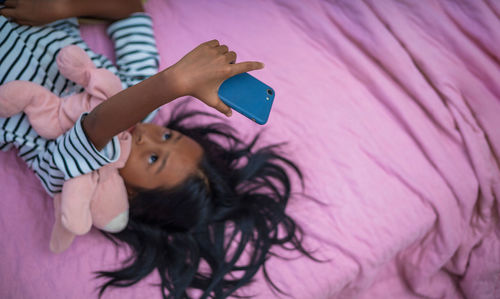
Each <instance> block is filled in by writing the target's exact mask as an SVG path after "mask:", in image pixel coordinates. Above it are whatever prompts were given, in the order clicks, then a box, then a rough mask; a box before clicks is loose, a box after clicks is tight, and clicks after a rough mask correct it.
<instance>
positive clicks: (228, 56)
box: [226, 51, 236, 64]
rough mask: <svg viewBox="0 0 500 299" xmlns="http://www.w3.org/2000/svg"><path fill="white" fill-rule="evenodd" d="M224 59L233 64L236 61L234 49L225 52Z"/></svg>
mask: <svg viewBox="0 0 500 299" xmlns="http://www.w3.org/2000/svg"><path fill="white" fill-rule="evenodd" d="M226 61H227V62H228V63H231V64H234V63H236V52H234V51H229V52H227V53H226Z"/></svg>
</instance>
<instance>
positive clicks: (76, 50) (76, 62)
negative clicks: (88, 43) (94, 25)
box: [56, 45, 123, 100]
mask: <svg viewBox="0 0 500 299" xmlns="http://www.w3.org/2000/svg"><path fill="white" fill-rule="evenodd" d="M56 62H57V66H58V68H59V71H60V72H61V74H62V75H63V76H64V77H66V78H68V79H69V80H71V81H73V82H75V83H77V84H79V85H81V86H83V87H84V88H85V90H86V91H87V92H88V93H89V94H91V95H93V96H95V97H97V98H100V99H103V100H105V99H107V98H109V97H111V96H113V95H115V94H116V93H118V92H120V91H121V90H122V89H123V86H122V83H121V81H120V79H119V78H118V77H117V76H115V75H114V74H113V73H111V72H110V71H108V70H106V69H98V68H96V67H95V65H94V63H93V62H92V61H91V60H90V58H89V57H88V55H87V53H85V51H84V50H83V49H82V48H80V47H78V46H75V45H70V46H66V47H64V48H62V49H61V51H59V53H58V54H57V58H56Z"/></svg>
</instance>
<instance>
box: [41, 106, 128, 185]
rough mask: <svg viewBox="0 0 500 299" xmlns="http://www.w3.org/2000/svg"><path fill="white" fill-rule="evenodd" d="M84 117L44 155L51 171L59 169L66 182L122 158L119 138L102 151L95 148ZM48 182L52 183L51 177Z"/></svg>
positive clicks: (114, 138)
mask: <svg viewBox="0 0 500 299" xmlns="http://www.w3.org/2000/svg"><path fill="white" fill-rule="evenodd" d="M84 115H86V113H84V114H82V116H81V117H80V119H78V121H77V122H76V123H75V125H74V126H73V128H71V129H70V130H69V131H67V132H66V133H65V134H63V135H61V136H59V137H58V138H57V139H56V140H55V142H54V143H52V145H51V146H50V147H49V149H48V150H47V151H46V152H45V153H44V156H45V157H44V158H45V159H43V158H42V160H46V161H48V162H49V163H50V165H49V170H50V169H53V170H55V169H58V170H59V171H60V172H59V173H62V174H63V177H64V180H68V179H71V178H74V177H77V176H79V175H83V174H86V173H89V172H92V171H94V170H97V169H99V168H100V167H102V166H104V165H106V164H108V163H111V162H114V161H116V160H117V159H118V157H119V156H120V144H119V141H118V138H117V137H113V139H112V140H111V141H110V142H109V143H108V144H106V146H105V147H104V148H103V149H102V150H100V151H98V150H97V149H96V148H95V147H94V145H93V144H92V143H91V141H90V140H89V139H88V138H87V136H86V135H85V132H84V131H83V128H82V124H81V119H82V117H83V116H84ZM39 175H40V174H39ZM59 176H60V175H59ZM47 180H48V181H49V182H50V176H49V177H48V178H47ZM57 183H60V181H58V182H57ZM49 185H50V183H49Z"/></svg>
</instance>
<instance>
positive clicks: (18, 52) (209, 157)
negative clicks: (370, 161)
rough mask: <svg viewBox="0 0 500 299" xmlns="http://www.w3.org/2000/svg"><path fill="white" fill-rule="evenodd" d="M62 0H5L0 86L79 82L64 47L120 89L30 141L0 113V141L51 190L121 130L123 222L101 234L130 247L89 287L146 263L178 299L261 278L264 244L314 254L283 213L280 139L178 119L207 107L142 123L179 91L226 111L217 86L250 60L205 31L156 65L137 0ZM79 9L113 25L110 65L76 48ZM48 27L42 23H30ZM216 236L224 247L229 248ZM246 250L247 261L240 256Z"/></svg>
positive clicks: (93, 159)
mask: <svg viewBox="0 0 500 299" xmlns="http://www.w3.org/2000/svg"><path fill="white" fill-rule="evenodd" d="M94 2H96V3H94ZM40 3H42V4H43V5H42V6H41V5H40ZM64 3H65V2H64V1H45V2H44V1H21V0H18V1H10V0H8V1H5V3H4V8H2V9H1V10H0V84H6V83H8V82H10V81H15V80H21V81H30V82H33V83H36V84H38V85H40V86H42V87H44V88H46V89H48V90H49V91H50V92H52V93H54V94H55V95H58V96H67V95H70V94H73V93H77V92H79V91H81V90H82V87H81V86H79V85H78V84H76V83H75V82H72V81H70V80H68V79H66V78H65V77H63V76H62V75H61V73H60V70H59V69H58V67H57V63H56V56H57V54H58V53H59V52H60V50H61V49H62V48H64V47H66V46H68V45H76V46H78V47H80V48H81V49H83V50H84V51H85V53H86V54H87V55H88V57H89V58H90V59H91V60H92V62H93V63H94V64H95V66H96V67H98V68H103V69H107V70H108V71H110V72H111V73H113V74H114V75H116V76H117V77H118V78H119V79H120V81H121V85H122V87H123V90H122V91H120V92H118V93H116V94H115V95H113V96H111V97H110V98H109V99H107V100H106V101H103V102H102V103H100V104H98V105H97V106H96V107H95V108H93V109H92V110H91V111H88V112H85V113H83V114H81V116H80V117H79V118H78V120H77V121H76V123H75V124H74V126H72V127H71V128H70V129H69V130H68V131H66V132H65V133H63V134H62V135H61V136H59V137H57V138H54V139H47V138H43V137H41V136H40V134H38V133H37V131H35V130H34V128H33V127H32V126H31V124H30V122H29V119H28V117H27V116H26V114H25V113H22V112H21V113H18V114H15V115H12V116H10V117H4V118H0V149H2V150H4V151H6V150H9V149H10V148H12V147H14V148H16V149H17V151H18V153H19V156H20V157H21V158H22V159H23V160H24V161H25V162H26V163H27V165H28V166H29V167H30V168H31V169H33V171H34V172H35V174H36V175H37V176H38V177H39V178H40V181H41V183H42V185H43V187H44V188H45V190H46V191H47V192H48V193H49V194H50V195H56V194H58V193H60V192H61V189H62V186H63V183H64V182H65V181H66V180H67V179H68V178H75V177H78V176H82V175H85V174H87V173H91V172H93V171H96V170H98V169H100V168H101V167H103V166H104V165H106V164H109V163H112V162H114V161H115V160H116V159H117V157H116V156H117V155H118V153H119V147H120V144H119V142H118V140H117V137H116V135H118V134H119V133H121V132H123V131H130V132H131V136H132V140H131V149H130V154H129V156H128V159H127V160H126V163H125V164H124V166H123V168H121V169H119V174H120V176H121V177H122V178H123V181H124V183H125V187H126V192H127V195H128V201H129V204H130V210H129V213H130V214H129V220H128V224H127V226H126V228H125V229H124V230H123V231H121V232H118V233H113V234H108V236H109V237H110V239H111V240H112V241H116V240H118V241H121V242H125V243H126V244H128V245H129V246H130V247H131V248H132V249H133V251H134V255H133V258H132V262H130V263H127V264H126V265H124V266H123V268H122V269H119V270H115V271H102V272H100V273H99V276H102V277H105V278H107V282H106V283H105V284H104V285H103V286H102V287H101V290H100V294H101V295H102V293H103V292H104V291H105V290H106V289H107V288H108V287H109V286H114V287H126V286H129V285H132V284H134V283H137V282H138V281H140V280H141V279H142V278H144V277H146V276H147V275H149V274H150V273H151V272H152V271H154V270H158V272H159V274H160V276H161V292H162V294H163V296H164V297H168V298H185V297H188V296H189V295H188V293H187V290H188V289H190V288H194V289H199V290H200V292H201V293H202V295H201V297H203V298H207V297H213V298H225V297H227V296H229V295H231V294H235V291H236V290H237V289H238V288H240V287H241V286H244V285H246V284H248V283H250V281H251V279H252V277H253V276H254V275H255V274H256V272H257V271H258V270H259V269H260V267H261V266H262V267H263V271H264V273H265V262H266V260H267V259H268V258H269V257H270V255H271V254H272V253H271V250H272V248H274V246H281V247H283V248H292V249H293V250H297V251H299V252H301V253H302V254H304V255H306V256H308V257H310V258H313V257H312V256H311V255H310V254H309V253H308V252H307V251H306V250H305V249H304V248H303V247H302V244H301V237H302V232H301V230H300V227H298V226H297V225H296V223H295V222H294V220H293V219H292V218H290V217H289V216H288V215H287V214H286V213H285V208H286V205H287V202H288V200H289V199H290V197H291V190H292V188H291V187H292V186H291V183H290V181H291V180H290V177H289V172H291V173H294V174H296V175H298V176H299V178H302V177H301V173H300V171H299V169H298V168H297V166H296V165H295V164H294V163H293V162H292V161H290V160H288V159H287V158H285V157H284V156H282V155H280V154H279V152H278V145H271V146H267V147H264V148H260V149H257V150H255V146H254V145H255V143H256V141H257V139H258V136H256V137H255V138H254V139H253V140H252V141H251V142H249V143H245V142H243V141H242V140H240V139H239V138H238V137H237V136H235V134H234V131H233V130H232V129H231V128H230V127H228V126H227V125H225V124H222V123H213V124H209V125H206V124H205V125H188V124H187V122H188V120H189V119H192V118H196V117H197V116H200V115H203V116H207V115H206V113H202V112H193V111H186V110H185V109H174V111H175V112H174V113H173V115H172V117H171V119H170V121H169V122H168V123H167V124H166V126H165V127H163V126H157V125H154V124H150V123H147V121H149V120H150V119H151V118H152V116H153V115H154V111H155V110H156V109H157V108H159V107H161V106H162V105H165V104H168V103H170V102H172V101H174V100H175V99H177V98H179V97H182V96H186V95H190V96H193V97H195V98H197V99H199V100H200V101H202V102H203V103H205V104H206V105H208V106H210V107H213V108H214V109H216V110H217V111H218V112H220V113H223V114H225V115H226V116H228V117H229V116H231V109H230V108H229V107H227V106H226V105H225V104H224V103H222V102H221V100H220V99H219V98H218V96H217V90H218V87H219V86H220V85H221V83H222V82H223V81H224V80H225V79H227V78H229V77H231V76H233V75H236V74H239V73H243V72H248V71H252V70H257V69H261V68H262V67H263V65H262V63H259V62H240V63H235V62H236V53H235V52H234V51H230V50H229V49H228V47H227V46H225V45H220V44H219V42H218V41H217V40H212V41H209V42H205V43H203V44H201V45H199V46H198V47H196V48H195V49H194V50H192V51H191V52H189V53H188V54H187V55H186V56H184V57H183V58H182V59H181V60H180V61H178V62H177V63H176V64H174V65H172V66H171V67H169V68H167V69H165V70H162V71H159V72H158V65H159V63H158V53H157V49H156V45H155V40H154V36H153V29H152V21H151V19H150V17H149V16H148V15H147V14H145V13H144V12H143V9H142V6H141V4H140V2H139V3H138V2H137V1H132V0H131V1H122V0H113V1H106V4H105V5H106V6H103V5H102V4H103V3H102V1H100V2H99V3H97V1H86V0H81V1H72V2H71V6H65V5H64ZM81 15H85V16H97V17H100V18H106V19H109V20H113V21H114V22H113V23H112V24H111V25H110V26H109V27H108V29H107V32H108V34H109V36H110V38H111V40H112V41H113V43H114V46H115V52H116V66H115V65H114V64H112V63H111V62H110V61H109V60H108V59H107V58H106V57H104V56H102V55H98V54H96V53H93V52H92V51H91V50H90V49H89V48H88V47H87V45H86V44H85V43H84V42H83V40H82V38H81V37H80V33H79V30H78V25H77V21H76V19H75V18H69V19H63V18H68V17H75V16H81ZM47 22H52V23H49V24H47V25H44V26H40V27H35V26H30V25H40V24H43V23H47ZM68 144H70V145H71V146H70V147H71V148H70V149H68ZM58 159H59V160H60V161H62V162H60V163H58V162H57V161H59V160H58ZM227 231H230V232H231V234H229V235H228V234H227ZM278 231H279V234H278ZM228 243H231V244H232V245H234V246H232V249H231V250H229V248H228V246H227V244H228ZM244 250H245V251H246V254H247V255H248V257H246V259H244V260H242V259H240V257H242V256H243V251H244ZM200 265H206V267H205V269H202V268H203V267H201V268H199V266H200ZM242 273H243V274H242ZM231 274H235V275H233V276H231ZM266 279H268V281H269V282H270V283H271V285H272V282H271V280H270V279H269V278H267V277H266Z"/></svg>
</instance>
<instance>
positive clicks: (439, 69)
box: [0, 0, 500, 299]
mask: <svg viewBox="0 0 500 299" xmlns="http://www.w3.org/2000/svg"><path fill="white" fill-rule="evenodd" d="M146 7H147V10H148V11H149V12H150V13H151V15H152V17H153V19H154V22H155V31H156V37H157V40H158V46H159V49H160V53H161V55H162V62H161V65H162V67H167V66H169V65H170V64H172V63H174V62H175V61H177V60H178V59H179V58H180V57H182V55H184V54H185V53H186V52H187V51H189V50H191V49H192V48H193V47H195V46H196V45H198V44H199V43H201V42H204V41H207V40H210V39H213V38H217V39H219V40H220V41H221V42H222V43H225V44H227V45H228V46H229V47H230V48H231V49H234V50H235V51H236V52H237V53H238V55H239V56H238V60H239V61H243V60H247V59H257V60H260V61H263V62H264V63H265V64H266V68H265V69H264V70H262V71H258V72H255V73H254V75H255V76H257V77H258V78H260V79H261V80H263V81H265V82H267V83H269V84H270V85H271V86H273V87H274V88H275V90H276V92H277V97H276V100H275V104H274V107H273V111H272V114H271V117H270V120H269V123H268V125H266V126H265V130H266V132H265V135H264V141H265V142H282V141H288V142H289V145H288V147H287V149H288V152H289V155H290V157H291V158H293V159H294V160H295V161H297V162H298V163H299V164H300V165H301V166H302V167H303V169H304V170H305V173H306V177H307V179H306V180H307V192H308V193H309V194H310V195H313V196H315V197H316V198H318V199H320V200H322V201H324V202H325V203H326V204H327V205H326V206H318V205H317V204H315V203H312V202H308V201H300V200H297V201H292V202H291V203H290V207H289V212H290V214H292V215H293V216H294V217H295V219H297V221H298V222H299V223H301V225H302V226H303V227H304V229H305V231H306V233H307V237H306V240H305V243H306V246H307V247H308V248H310V249H314V250H316V251H315V255H316V256H317V257H320V258H326V259H329V262H327V263H315V262H313V261H310V260H308V259H305V258H299V259H296V260H293V261H282V260H279V259H276V258H273V259H271V260H270V262H269V270H270V275H271V277H272V278H273V279H274V281H275V282H276V284H277V285H278V286H279V287H280V288H282V289H284V290H286V291H287V292H289V293H290V294H291V295H292V296H293V297H294V298H325V299H326V298H500V229H499V222H498V215H499V206H500V205H499V203H498V202H497V199H498V198H500V197H499V196H500V171H499V169H500V168H499V160H498V157H500V130H499V129H500V56H499V55H500V54H499V53H500V3H499V2H498V1H494V0H485V1H474V0H470V1H461V0H453V1H452V0H450V1H411V0H406V1H376V0H365V1H348V0H346V1H319V0H315V1H312V0H311V1H289V0H274V1H263V0H262V1H232V0H221V1H208V0H206V1H166V0H164V1H161V0H150V1H149V2H148V3H147V6H146ZM83 33H84V36H85V37H86V39H87V40H88V42H89V44H90V45H91V46H92V47H94V48H95V49H96V50H97V51H101V52H103V53H108V54H110V53H111V52H112V51H111V49H110V44H109V43H108V42H107V41H106V39H105V37H104V31H103V29H102V27H100V26H87V27H85V28H84V29H83ZM192 105H193V106H194V107H196V108H204V107H203V106H202V105H201V104H199V103H195V102H194V103H193V104H192ZM168 109H169V108H168V107H165V108H164V109H163V110H162V113H161V114H160V116H159V119H162V118H164V117H165V116H166V115H167V114H168ZM229 122H230V123H231V124H232V125H234V126H235V127H237V128H238V129H239V131H240V132H242V134H244V136H250V135H252V134H253V133H255V132H258V131H259V130H260V129H261V127H260V126H258V125H256V124H253V123H251V122H250V121H248V120H246V119H244V118H243V117H242V116H239V115H236V114H235V115H233V117H232V118H231V119H230V120H229ZM0 165H1V168H0V190H1V195H0V198H1V200H0V229H1V231H2V232H1V234H0V242H1V245H0V277H1V279H0V298H93V297H96V294H97V293H96V287H97V285H98V283H99V281H97V280H95V279H94V278H93V275H92V273H91V272H92V271H96V270H103V269H111V268H113V267H115V266H117V265H118V263H119V261H120V260H121V259H123V258H124V257H125V256H126V254H127V252H126V250H118V251H117V250H115V247H114V246H113V245H112V244H111V243H110V242H109V241H107V240H106V239H104V238H103V237H102V236H101V235H100V234H99V233H98V232H96V231H92V232H91V233H90V234H88V235H86V236H83V237H79V238H77V240H76V241H75V242H74V244H73V245H72V247H71V248H70V249H69V250H68V251H67V252H64V253H63V254H61V255H53V254H51V253H50V252H49V249H48V240H49V236H50V229H51V225H52V222H53V213H52V203H51V200H50V198H49V197H48V196H46V195H45V194H44V191H43V189H42V187H41V185H40V184H39V182H38V181H37V179H36V178H35V176H34V175H33V174H32V173H31V172H30V171H29V170H28V169H27V168H26V167H25V165H24V164H23V163H22V161H21V160H20V159H18V158H16V156H15V153H14V152H8V153H0ZM156 278H157V277H156V274H154V275H151V276H150V277H148V279H146V280H145V281H142V282H140V283H139V284H138V285H136V286H133V287H130V288H127V289H113V290H111V291H108V292H106V293H105V296H104V298H120V299H125V298H161V295H160V293H159V292H158V288H157V287H156V286H152V285H151V284H152V283H154V282H156ZM241 294H247V295H250V294H252V295H256V296H257V298H272V297H275V296H277V295H276V294H274V293H273V292H272V291H270V289H269V287H268V286H267V285H266V283H265V282H264V280H263V279H262V276H261V274H259V276H258V278H257V281H256V282H255V283H254V284H252V285H251V286H250V287H247V288H244V289H242V290H241Z"/></svg>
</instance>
